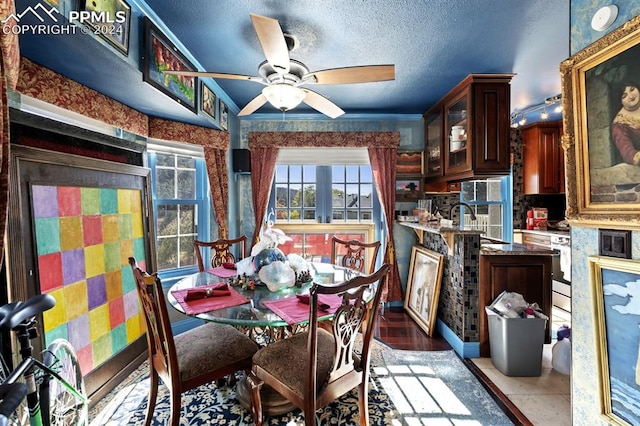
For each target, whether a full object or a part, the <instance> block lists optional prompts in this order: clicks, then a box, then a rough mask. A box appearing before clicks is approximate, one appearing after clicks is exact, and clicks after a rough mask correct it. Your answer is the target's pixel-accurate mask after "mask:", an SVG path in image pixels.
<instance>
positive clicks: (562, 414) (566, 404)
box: [472, 310, 571, 426]
mask: <svg viewBox="0 0 640 426" xmlns="http://www.w3.org/2000/svg"><path fill="white" fill-rule="evenodd" d="M570 321H571V319H570V317H567V316H566V315H564V314H563V313H562V312H556V311H555V310H554V313H553V318H552V329H553V330H554V331H556V330H557V329H558V327H560V326H561V325H563V324H567V325H570ZM554 343H555V340H554V341H553V342H552V343H551V344H547V345H544V349H543V353H542V374H541V375H540V377H512V376H505V375H504V374H502V373H501V372H500V371H499V370H498V369H496V368H495V367H494V365H493V364H492V362H491V358H474V359H472V361H473V363H474V364H475V365H476V366H477V367H478V368H479V369H480V370H481V371H482V372H483V373H484V374H485V375H486V376H487V377H488V378H489V379H490V380H491V381H492V382H493V383H494V384H495V385H496V386H497V387H498V388H499V389H500V391H502V393H504V394H505V395H506V396H507V398H509V400H511V402H513V403H514V404H515V405H516V407H518V409H519V410H520V411H521V412H522V414H524V415H525V416H526V417H527V419H529V421H530V422H531V423H532V424H533V425H534V426H565V425H566V426H571V377H570V376H568V375H564V374H561V373H559V372H557V371H556V370H554V369H553V368H552V365H551V358H552V347H553V345H554Z"/></svg>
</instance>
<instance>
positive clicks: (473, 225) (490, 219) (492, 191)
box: [460, 176, 513, 241]
mask: <svg viewBox="0 0 640 426" xmlns="http://www.w3.org/2000/svg"><path fill="white" fill-rule="evenodd" d="M512 193H513V191H512V190H511V176H504V177H496V178H490V179H484V180H473V181H468V182H462V185H461V191H460V201H462V202H465V203H467V204H469V205H471V206H472V207H473V211H474V213H475V215H476V220H475V221H473V220H471V215H470V214H469V213H468V212H466V211H465V212H464V214H463V215H461V221H460V223H461V225H464V227H465V228H469V229H478V230H481V231H484V232H485V235H486V236H487V237H491V238H496V239H499V240H503V241H511V238H512V237H511V234H512V232H513V225H512V220H511V212H512V203H513V202H512V196H511V194H512ZM461 208H462V207H461ZM465 209H466V208H465Z"/></svg>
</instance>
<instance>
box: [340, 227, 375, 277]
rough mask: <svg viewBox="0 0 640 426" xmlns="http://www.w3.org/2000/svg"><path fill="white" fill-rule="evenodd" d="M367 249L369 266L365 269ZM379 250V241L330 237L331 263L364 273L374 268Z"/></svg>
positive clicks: (368, 272) (370, 271) (369, 272)
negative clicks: (368, 241)
mask: <svg viewBox="0 0 640 426" xmlns="http://www.w3.org/2000/svg"><path fill="white" fill-rule="evenodd" d="M367 250H368V251H369V253H370V257H371V259H370V261H369V268H368V269H366V270H365V266H366V260H367V259H366V258H367V256H366V254H367ZM379 251H380V241H374V242H372V243H364V242H362V241H360V240H350V241H347V240H342V239H340V238H338V237H336V236H335V235H334V236H332V237H331V263H332V264H334V265H340V266H345V267H347V268H351V269H355V270H357V271H360V272H364V273H366V274H371V273H372V272H373V271H374V270H375V268H376V260H377V259H378V252H379Z"/></svg>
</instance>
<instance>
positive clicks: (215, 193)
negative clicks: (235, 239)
mask: <svg viewBox="0 0 640 426" xmlns="http://www.w3.org/2000/svg"><path fill="white" fill-rule="evenodd" d="M203 149H204V160H205V161H206V163H207V174H208V175H209V186H210V187H211V204H212V205H213V211H214V212H215V215H216V220H217V221H218V238H229V228H228V226H227V211H228V208H229V173H228V171H227V153H226V151H224V150H222V149H218V148H216V147H212V146H208V145H205V146H204V147H203Z"/></svg>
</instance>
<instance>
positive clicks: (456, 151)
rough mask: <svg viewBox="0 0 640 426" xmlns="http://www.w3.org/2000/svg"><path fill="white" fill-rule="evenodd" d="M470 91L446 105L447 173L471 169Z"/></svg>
mask: <svg viewBox="0 0 640 426" xmlns="http://www.w3.org/2000/svg"><path fill="white" fill-rule="evenodd" d="M467 98H468V91H465V92H464V94H463V95H462V96H461V97H458V98H456V99H454V100H453V101H452V102H450V103H448V104H446V105H445V118H446V127H445V129H446V131H447V133H446V135H445V138H444V139H445V145H446V152H447V155H446V157H445V174H450V173H457V172H462V171H466V170H470V169H471V143H472V141H471V137H470V135H471V127H470V126H469V120H468V117H467V111H468V108H467V104H468V100H467Z"/></svg>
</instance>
